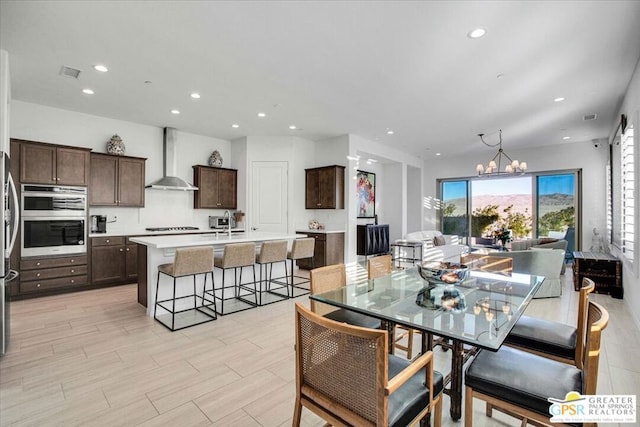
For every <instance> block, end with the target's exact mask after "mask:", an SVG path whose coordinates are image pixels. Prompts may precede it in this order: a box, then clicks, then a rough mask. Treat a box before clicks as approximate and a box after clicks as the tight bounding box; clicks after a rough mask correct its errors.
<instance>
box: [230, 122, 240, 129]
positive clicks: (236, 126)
mask: <svg viewBox="0 0 640 427" xmlns="http://www.w3.org/2000/svg"><path fill="white" fill-rule="evenodd" d="M231 127H232V128H235V129H238V128H239V127H240V125H239V124H237V123H234V124H232V125H231Z"/></svg>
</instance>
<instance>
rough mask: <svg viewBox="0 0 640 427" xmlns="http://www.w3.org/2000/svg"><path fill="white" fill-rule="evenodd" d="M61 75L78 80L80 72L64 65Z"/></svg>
mask: <svg viewBox="0 0 640 427" xmlns="http://www.w3.org/2000/svg"><path fill="white" fill-rule="evenodd" d="M60 75H62V76H67V77H73V78H74V79H77V78H78V76H79V75H80V70H77V69H75V68H71V67H67V66H66V65H63V66H62V67H61V68H60Z"/></svg>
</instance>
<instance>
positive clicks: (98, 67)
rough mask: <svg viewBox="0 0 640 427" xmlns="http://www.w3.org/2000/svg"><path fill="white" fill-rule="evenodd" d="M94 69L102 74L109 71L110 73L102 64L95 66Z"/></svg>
mask: <svg viewBox="0 0 640 427" xmlns="http://www.w3.org/2000/svg"><path fill="white" fill-rule="evenodd" d="M93 69H94V70H96V71H100V72H101V73H106V72H107V71H109V69H108V68H107V67H106V66H105V65H102V64H96V65H94V66H93Z"/></svg>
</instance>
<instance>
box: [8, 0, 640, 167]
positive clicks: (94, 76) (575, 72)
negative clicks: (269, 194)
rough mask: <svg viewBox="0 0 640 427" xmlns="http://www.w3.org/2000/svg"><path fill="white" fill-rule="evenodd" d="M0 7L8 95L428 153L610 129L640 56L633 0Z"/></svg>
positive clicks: (204, 130)
mask: <svg viewBox="0 0 640 427" xmlns="http://www.w3.org/2000/svg"><path fill="white" fill-rule="evenodd" d="M0 15H1V18H0V19H1V20H0V31H1V33H0V47H1V48H2V49H5V50H7V51H8V52H9V60H10V64H11V83H12V97H13V99H16V100H20V101H26V102H32V103H37V104H44V105H50V106H54V107H58V108H63V109H68V110H74V111H80V112H84V113H88V114H94V115H99V116H106V117H111V118H116V119H121V120H127V121H132V122H137V123H144V124H148V125H154V126H159V127H164V126H171V127H175V128H177V129H179V130H181V131H185V132H191V133H196V134H201V135H208V136H213V137H217V138H223V139H229V140H231V139H234V138H238V137H241V136H246V135H290V134H292V135H296V136H300V137H303V138H308V139H312V140H319V139H323V138H327V137H331V136H336V135H342V134H347V133H351V134H356V135H359V136H362V137H364V138H367V139H369V140H372V141H379V142H380V143H383V144H388V145H391V146H394V147H396V148H399V149H402V150H404V151H407V152H409V153H412V154H414V155H416V156H419V157H422V158H425V159H428V158H431V157H433V156H434V155H435V153H436V152H441V153H442V155H455V154H460V153H463V152H473V151H480V150H484V151H485V152H486V150H487V149H486V148H485V147H483V146H482V144H481V143H480V141H479V139H478V137H477V136H476V135H477V134H478V133H481V132H482V133H485V134H487V135H488V137H489V139H491V138H492V137H493V138H495V137H496V135H497V130H498V129H500V128H501V129H502V130H503V137H504V144H505V150H506V151H509V149H513V148H523V147H534V146H542V145H552V144H561V143H565V142H566V141H563V140H562V137H563V136H571V140H569V142H582V141H584V142H589V143H590V141H592V140H593V139H597V138H607V137H608V135H609V133H610V132H611V129H612V126H614V123H615V122H616V121H617V118H616V114H617V110H618V108H619V106H620V103H621V101H622V99H623V96H624V93H625V92H626V90H627V86H628V84H629V81H630V79H631V76H632V73H633V70H634V68H635V66H636V64H637V62H638V58H639V57H640V2H639V1H582V2H580V1H554V2H551V1H524V2H516V1H496V2H489V1H483V2H474V1H464V2H463V1H451V2H445V1H443V2H436V1H431V2H418V1H406V2H401V1H377V2H364V1H359V2H355V1H354V2H346V1H342V2H341V1H329V2H320V1H268V2H267V1H263V2H257V1H255V2H254V1H229V2H223V1H218V2H213V1H210V2H207V1H190V2H187V1H139V2H133V1H103V2H97V1H84V2H80V1H45V2H42V1H7V0H2V1H1V3H0ZM475 27H484V28H486V29H487V35H486V36H485V37H483V38H481V39H477V40H472V39H470V38H468V37H467V33H468V32H469V31H470V30H471V29H473V28H475ZM97 63H103V64H106V65H107V66H108V67H109V72H108V73H98V72H96V71H94V70H93V69H92V66H93V65H94V64H97ZM62 65H65V66H70V67H74V68H78V69H80V70H82V73H81V74H80V76H79V79H78V80H75V79H72V78H69V77H65V76H61V75H60V68H61V66H62ZM499 74H502V75H504V76H503V77H502V78H497V76H498V75H499ZM145 81H150V82H151V83H147V84H145ZM85 87H89V88H91V89H93V90H94V91H95V94H94V95H92V96H87V95H84V94H83V93H82V92H81V90H82V89H83V88H85ZM192 91H197V92H199V93H200V94H201V95H202V98H201V99H199V100H192V99H190V97H189V93H190V92H192ZM560 96H562V97H565V98H566V100H565V101H564V102H561V103H554V102H553V99H554V98H556V97H560ZM174 108H177V109H179V110H180V111H181V114H180V115H178V116H176V115H172V114H171V113H170V110H171V109H174ZM260 111H262V112H265V113H266V114H267V117H265V118H258V117H257V113H258V112H260ZM590 113H596V114H597V120H594V121H588V122H586V121H583V120H582V117H583V115H585V114H590ZM233 123H237V124H239V125H240V127H239V128H238V129H233V128H232V127H231V124H233ZM290 124H295V125H296V126H298V127H299V128H301V129H299V130H295V131H291V130H289V129H288V127H289V125H290ZM387 129H392V130H393V131H394V132H395V133H394V134H393V135H388V134H387Z"/></svg>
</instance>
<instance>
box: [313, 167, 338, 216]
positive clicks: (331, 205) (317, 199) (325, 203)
mask: <svg viewBox="0 0 640 427" xmlns="http://www.w3.org/2000/svg"><path fill="white" fill-rule="evenodd" d="M344 169H345V168H344V166H337V165H333V166H323V167H320V168H311V169H305V171H306V181H305V189H306V190H305V209H344Z"/></svg>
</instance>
